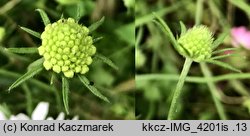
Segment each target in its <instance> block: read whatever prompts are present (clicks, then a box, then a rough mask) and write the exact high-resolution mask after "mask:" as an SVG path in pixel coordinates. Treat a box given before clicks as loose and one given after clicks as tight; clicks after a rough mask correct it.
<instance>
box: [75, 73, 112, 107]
mask: <svg viewBox="0 0 250 136" xmlns="http://www.w3.org/2000/svg"><path fill="white" fill-rule="evenodd" d="M78 78H79V79H80V81H81V82H82V83H83V84H84V85H85V86H86V87H87V88H88V89H89V90H90V91H91V92H92V93H93V94H94V95H95V96H97V97H99V98H100V99H102V100H104V101H105V102H108V103H110V102H109V100H108V98H107V97H105V96H104V95H102V94H101V92H100V91H99V90H97V88H95V87H94V86H93V85H90V82H89V80H88V79H87V78H86V77H85V76H83V75H78Z"/></svg>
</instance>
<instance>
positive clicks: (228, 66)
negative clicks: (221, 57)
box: [206, 60, 241, 73]
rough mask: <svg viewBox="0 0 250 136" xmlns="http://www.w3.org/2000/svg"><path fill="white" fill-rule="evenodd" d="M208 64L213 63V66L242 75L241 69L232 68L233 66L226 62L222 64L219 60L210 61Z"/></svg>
mask: <svg viewBox="0 0 250 136" xmlns="http://www.w3.org/2000/svg"><path fill="white" fill-rule="evenodd" d="M206 62H208V63H213V64H215V65H218V66H221V67H223V68H226V69H229V70H232V71H235V72H239V73H241V71H240V70H239V69H237V68H235V67H233V66H231V65H229V64H227V63H225V62H221V61H218V60H208V61H206Z"/></svg>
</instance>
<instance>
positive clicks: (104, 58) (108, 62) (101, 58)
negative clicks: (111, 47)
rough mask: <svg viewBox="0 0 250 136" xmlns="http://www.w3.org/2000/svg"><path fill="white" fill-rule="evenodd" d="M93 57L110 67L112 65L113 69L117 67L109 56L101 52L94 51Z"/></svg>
mask: <svg viewBox="0 0 250 136" xmlns="http://www.w3.org/2000/svg"><path fill="white" fill-rule="evenodd" d="M95 58H96V59H98V60H100V61H102V62H104V63H106V64H107V65H109V66H110V67H112V68H113V69H115V70H118V69H119V68H118V67H117V66H116V65H115V63H113V62H112V60H110V59H109V58H107V57H105V56H104V55H102V54H99V53H96V54H95Z"/></svg>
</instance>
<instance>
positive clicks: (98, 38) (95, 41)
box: [93, 37, 103, 43]
mask: <svg viewBox="0 0 250 136" xmlns="http://www.w3.org/2000/svg"><path fill="white" fill-rule="evenodd" d="M101 39H103V37H97V38H94V39H93V43H97V42H98V41H100V40H101Z"/></svg>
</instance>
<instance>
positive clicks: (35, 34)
mask: <svg viewBox="0 0 250 136" xmlns="http://www.w3.org/2000/svg"><path fill="white" fill-rule="evenodd" d="M21 29H23V30H24V31H25V32H27V33H29V34H31V35H33V36H35V37H37V38H39V39H40V38H41V34H40V33H38V32H36V31H34V30H31V29H29V28H26V27H21Z"/></svg>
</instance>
